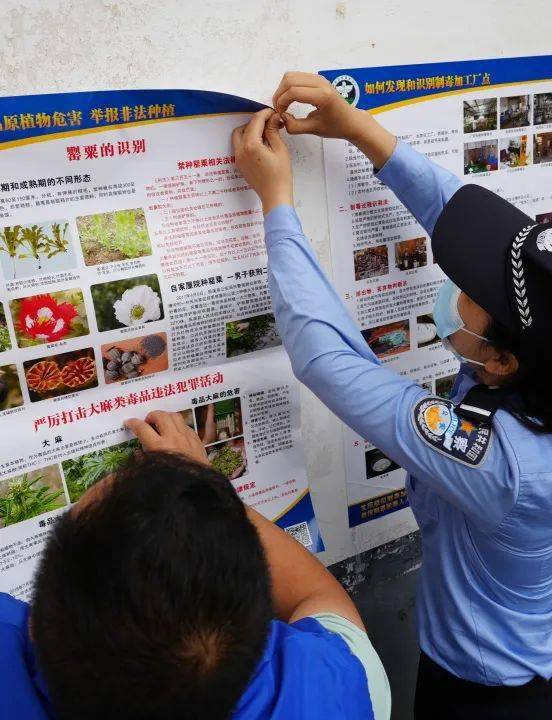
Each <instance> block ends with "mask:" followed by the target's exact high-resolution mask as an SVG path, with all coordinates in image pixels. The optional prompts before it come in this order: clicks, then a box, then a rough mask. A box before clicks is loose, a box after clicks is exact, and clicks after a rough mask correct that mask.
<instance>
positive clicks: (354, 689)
mask: <svg viewBox="0 0 552 720" xmlns="http://www.w3.org/2000/svg"><path fill="white" fill-rule="evenodd" d="M28 619H29V607H28V605H27V604H26V603H24V602H21V601H20V600H16V599H15V598H13V597H11V596H10V595H6V594H4V593H0V718H2V719H4V718H6V720H7V719H8V718H9V719H10V720H12V719H13V720H16V719H17V720H55V716H54V714H53V712H52V709H51V707H50V703H49V700H48V693H47V689H46V687H45V684H44V682H43V680H42V678H41V677H40V673H39V672H38V669H37V667H36V661H35V657H34V652H33V647H32V643H31V641H30V638H29V633H28ZM321 717H328V718H332V720H338V719H339V718H343V720H345V719H346V720H374V714H373V711H372V703H371V700H370V693H369V690H368V684H367V682H366V672H365V670H364V667H363V666H362V663H361V662H360V660H359V659H358V658H357V657H355V656H354V655H353V654H352V653H351V651H350V650H349V648H348V646H347V645H346V643H345V641H344V640H343V639H342V638H341V637H339V636H338V635H336V634H335V633H331V632H329V631H327V630H325V629H324V627H323V626H322V625H321V624H320V623H319V622H318V621H317V620H315V619H313V618H305V619H303V620H299V621H298V622H296V623H293V624H292V625H287V624H286V623H282V622H279V621H273V622H272V623H271V627H270V634H269V638H268V642H267V646H266V649H265V652H264V654H263V657H262V659H261V661H260V662H259V665H258V667H257V670H256V672H255V674H254V675H253V677H252V679H251V681H250V683H249V685H248V687H247V688H246V690H245V692H244V694H243V696H242V698H241V700H240V702H239V703H238V707H237V708H236V711H235V713H234V715H233V720H261V719H262V720H265V719H266V720H269V719H270V720H293V718H301V720H315V719H316V720H319V718H321Z"/></svg>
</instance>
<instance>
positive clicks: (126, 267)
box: [0, 90, 323, 597]
mask: <svg viewBox="0 0 552 720" xmlns="http://www.w3.org/2000/svg"><path fill="white" fill-rule="evenodd" d="M258 109H260V106H258V105H257V104H255V103H253V102H250V101H248V100H243V99H241V98H237V97H232V96H228V95H222V94H218V93H208V92H196V91H165V90H163V91H154V90H152V91H143V92H142V91H130V92H96V93H74V94H58V95H55V94H54V95H42V96H41V95H36V96H26V97H11V98H3V99H0V168H1V169H0V295H1V297H0V301H1V302H0V591H4V592H10V593H12V594H15V595H17V596H18V597H26V596H27V595H28V593H29V588H30V582H31V579H32V575H33V571H34V568H35V567H36V562H37V559H38V557H39V555H40V551H41V547H42V544H43V542H44V538H45V537H46V535H47V533H48V531H49V529H50V528H51V526H52V525H53V523H55V520H56V517H57V516H58V515H59V514H60V513H62V512H64V511H65V510H66V509H67V508H68V507H69V506H70V504H71V503H74V502H76V501H77V500H78V499H79V498H80V497H81V496H82V495H83V494H84V492H85V491H86V490H87V489H88V488H89V487H91V486H92V485H94V484H95V483H96V482H98V481H99V480H101V479H102V478H103V477H105V476H106V475H108V474H109V473H112V472H113V471H115V470H117V468H119V467H121V465H122V464H123V463H125V462H126V461H127V460H129V459H131V458H132V455H133V453H134V452H136V450H137V447H138V443H137V441H136V440H134V439H133V438H132V437H131V435H130V434H129V433H128V432H127V431H126V430H124V428H123V422H124V421H125V419H127V418H130V417H139V418H143V417H145V416H146V415H147V414H148V412H150V411H151V410H154V409H162V410H167V411H175V412H179V413H181V415H182V417H183V418H184V420H185V422H186V423H187V424H188V425H189V426H190V427H191V428H193V429H194V430H196V431H197V432H198V433H199V435H200V437H201V439H202V440H203V442H204V444H205V446H206V449H207V453H208V456H209V459H210V460H211V462H212V464H213V467H215V468H216V469H217V470H219V471H220V472H222V473H223V474H224V475H226V476H227V477H228V478H229V479H230V481H231V482H232V484H233V486H234V488H235V489H236V490H237V492H238V493H239V495H240V496H241V497H242V498H243V500H244V501H245V502H246V503H248V504H249V505H251V506H252V507H255V508H256V509H257V510H259V511H260V512H261V513H263V514H264V515H265V516H266V517H268V518H269V519H271V520H274V521H276V522H277V523H278V524H279V525H280V526H281V527H283V528H284V529H286V530H287V531H288V532H289V533H291V534H292V535H293V536H295V537H296V538H297V539H298V540H300V541H301V542H302V543H303V544H304V545H305V546H306V547H308V548H309V549H311V550H312V551H313V552H317V551H320V550H321V549H323V545H322V540H321V537H320V533H319V531H318V526H317V523H316V520H315V517H314V511H313V506H312V502H311V498H310V494H309V490H308V486H307V480H306V472H305V463H304V457H303V448H302V443H301V439H300V431H299V399H298V389H297V385H296V383H295V381H294V379H293V377H292V373H291V370H290V366H289V362H288V360H287V357H286V355H285V352H284V350H283V348H282V347H281V340H280V337H279V335H278V332H277V330H276V326H275V322H274V316H273V314H272V312H271V305H270V299H269V296H268V292H267V274H266V272H267V268H266V254H265V250H264V235H263V216H262V211H261V208H260V205H259V203H258V200H257V198H256V195H255V194H254V193H253V191H252V190H251V189H250V188H249V187H248V186H247V184H246V183H245V181H244V180H243V178H242V177H241V176H240V175H239V173H238V172H237V170H236V167H235V162H234V158H233V157H232V150H231V142H230V137H231V132H232V130H233V129H234V128H235V127H236V126H238V125H241V124H243V123H245V122H246V121H247V120H248V118H249V117H250V115H251V113H252V112H255V111H256V110H258Z"/></svg>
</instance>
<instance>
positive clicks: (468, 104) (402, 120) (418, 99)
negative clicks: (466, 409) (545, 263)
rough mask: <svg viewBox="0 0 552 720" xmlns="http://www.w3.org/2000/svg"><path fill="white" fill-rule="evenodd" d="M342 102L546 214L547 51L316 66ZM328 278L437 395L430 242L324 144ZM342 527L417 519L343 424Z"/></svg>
mask: <svg viewBox="0 0 552 720" xmlns="http://www.w3.org/2000/svg"><path fill="white" fill-rule="evenodd" d="M322 75H324V76H325V77H326V78H327V79H328V80H330V81H331V82H332V83H333V84H334V86H335V87H336V88H337V89H338V90H339V92H340V93H341V94H342V95H343V97H344V98H345V99H346V100H347V101H348V102H350V103H351V104H354V105H356V106H357V107H359V108H361V109H363V110H366V111H367V112H370V113H372V114H373V115H377V116H378V120H379V121H380V122H381V123H382V124H383V125H384V126H385V127H386V128H387V129H388V130H390V131H391V132H393V133H394V134H396V135H397V136H398V137H399V138H400V139H401V140H403V141H405V142H407V143H410V144H411V145H412V146H413V147H414V148H415V149H416V150H418V151H419V152H422V153H424V154H425V155H427V156H428V157H430V158H431V159H432V160H434V161H435V162H436V163H438V164H440V165H442V166H443V167H445V168H447V169H448V170H450V171H452V172H453V173H455V174H456V175H458V176H459V177H460V178H463V179H464V181H465V182H470V183H477V184H480V185H482V186H484V187H487V188H488V189H490V190H492V191H494V192H496V193H498V194H500V195H502V196H503V197H505V198H506V199H507V200H509V201H510V202H512V203H514V204H515V205H517V206H518V207H519V208H520V209H522V210H523V211H524V212H525V213H527V214H528V215H531V216H533V217H535V218H536V221H537V222H543V221H545V220H547V219H550V218H551V217H552V191H551V190H550V188H551V187H552V56H548V57H529V58H513V59H512V58H510V59H495V60H477V61H469V62H450V63H435V64H427V65H401V66H390V67H379V68H358V69H352V70H328V71H324V72H322ZM324 160H325V168H326V185H327V193H328V205H329V218H330V238H331V248H332V264H333V274H334V281H335V284H336V286H337V289H338V292H339V293H340V294H341V297H342V298H343V299H344V301H345V303H346V304H347V306H348V308H349V310H350V312H351V313H352V315H353V317H355V318H356V319H357V321H358V323H359V325H360V327H361V330H362V334H363V336H364V338H365V340H366V342H367V343H368V344H369V345H370V347H371V348H372V350H373V351H374V352H375V354H376V355H377V356H378V357H379V358H380V360H381V362H382V363H383V364H389V366H390V367H392V368H393V369H394V370H396V371H397V372H400V373H402V374H405V375H409V376H410V377H412V378H413V379H414V380H416V381H417V382H418V383H419V384H420V385H422V386H424V387H426V388H427V389H428V390H429V391H430V392H431V393H434V394H437V395H439V396H441V397H444V398H447V397H448V394H449V393H450V390H451V388H452V384H453V381H454V377H455V374H456V371H457V366H458V363H457V361H456V360H455V359H454V358H453V356H452V355H451V354H450V353H448V352H447V351H446V350H445V349H444V347H443V346H442V344H441V342H440V341H439V338H438V337H437V333H436V328H435V324H434V322H433V317H432V314H431V313H432V308H433V303H434V300H435V296H436V293H437V291H438V289H439V287H440V285H441V283H442V282H443V280H444V275H443V273H442V272H441V270H440V269H439V268H438V267H437V266H436V265H435V264H434V262H433V256H432V252H431V241H430V238H429V237H428V236H427V234H426V233H425V232H424V230H423V228H422V227H421V226H420V225H419V224H418V222H417V221H416V219H415V218H414V217H413V216H412V215H411V214H410V213H409V212H408V211H407V210H406V209H405V208H404V207H403V206H402V205H401V203H400V202H399V201H398V200H397V198H396V197H395V196H394V195H393V193H392V192H391V191H390V190H388V189H387V188H386V187H385V186H384V185H383V184H382V183H381V182H380V181H379V180H378V179H377V178H376V177H375V176H374V169H373V167H372V165H371V164H370V162H369V161H368V160H367V159H366V157H365V156H364V155H362V154H361V153H360V151H359V150H357V149H356V148H355V147H354V146H352V145H350V144H348V143H347V142H345V141H341V140H325V141H324ZM344 439H345V448H346V471H347V492H348V504H349V525H350V526H351V527H355V528H356V529H357V530H356V533H357V537H358V538H359V539H360V540H361V542H362V544H363V546H366V544H368V545H370V546H375V545H379V544H381V543H382V542H386V541H387V540H391V539H393V538H394V537H399V536H400V535H403V534H405V533H407V532H409V531H410V530H412V529H413V528H414V527H415V523H414V519H413V516H412V514H411V512H410V509H409V508H408V507H407V506H408V502H407V498H406V493H405V490H404V479H405V473H404V471H403V470H402V469H401V468H400V467H399V466H398V465H397V464H396V463H395V462H394V461H393V459H392V458H389V457H386V456H385V455H384V454H383V453H382V452H381V451H380V450H379V449H378V448H376V447H373V446H372V445H370V444H369V443H367V442H366V441H365V440H363V439H362V438H360V437H359V436H358V435H356V434H355V433H354V432H352V431H351V430H348V429H345V430H344Z"/></svg>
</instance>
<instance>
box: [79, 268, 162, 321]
mask: <svg viewBox="0 0 552 720" xmlns="http://www.w3.org/2000/svg"><path fill="white" fill-rule="evenodd" d="M90 290H91V293H92V300H93V302H94V310H95V313H96V322H97V324H98V330H99V331H100V332H105V331H106V330H116V329H118V328H123V327H135V326H139V325H144V324H145V323H148V322H155V321H156V320H162V319H163V302H162V299H161V288H160V287H159V278H158V277H157V275H142V276H141V277H135V278H129V279H128V280H115V281H114V282H108V283H102V284H101V285H92V287H91V288H90Z"/></svg>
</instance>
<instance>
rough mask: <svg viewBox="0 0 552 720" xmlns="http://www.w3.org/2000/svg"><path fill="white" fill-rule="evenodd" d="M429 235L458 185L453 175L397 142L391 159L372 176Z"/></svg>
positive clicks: (459, 185)
mask: <svg viewBox="0 0 552 720" xmlns="http://www.w3.org/2000/svg"><path fill="white" fill-rule="evenodd" d="M376 177H377V178H378V180H381V182H382V183H384V184H385V185H387V187H388V188H389V189H390V190H392V191H393V192H394V193H395V195H396V196H397V197H398V199H399V200H400V201H401V202H402V204H403V205H404V206H405V207H406V208H408V210H410V212H411V213H412V215H414V217H415V218H416V220H417V221H418V222H419V223H420V225H421V226H422V227H423V228H424V229H425V231H426V232H427V233H428V235H432V233H433V228H434V227H435V223H436V222H437V219H438V218H439V215H440V214H441V211H442V209H443V208H444V207H445V205H446V204H447V202H448V201H449V200H450V198H451V197H452V196H453V195H454V193H455V192H456V191H457V190H459V189H460V188H461V187H462V181H461V180H460V179H459V178H458V177H457V176H456V175H454V174H453V173H451V172H449V171H448V170H445V168H443V167H441V166H440V165H437V164H436V163H434V162H432V161H431V160H429V159H428V158H426V156H425V155H421V154H420V153H419V152H416V150H414V149H413V148H412V147H410V145H407V144H406V143H404V142H402V141H401V140H399V141H398V142H397V147H396V148H395V151H394V153H393V155H391V157H390V158H389V160H388V161H387V162H386V163H385V165H384V166H383V167H382V168H381V170H379V172H377V173H376Z"/></svg>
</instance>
